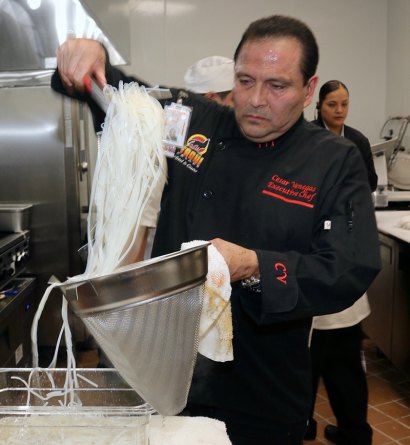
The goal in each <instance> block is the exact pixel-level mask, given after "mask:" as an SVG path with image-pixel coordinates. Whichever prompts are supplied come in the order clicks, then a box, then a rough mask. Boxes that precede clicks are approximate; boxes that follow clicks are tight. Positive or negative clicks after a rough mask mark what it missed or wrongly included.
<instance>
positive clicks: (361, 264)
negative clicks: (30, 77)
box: [52, 15, 380, 445]
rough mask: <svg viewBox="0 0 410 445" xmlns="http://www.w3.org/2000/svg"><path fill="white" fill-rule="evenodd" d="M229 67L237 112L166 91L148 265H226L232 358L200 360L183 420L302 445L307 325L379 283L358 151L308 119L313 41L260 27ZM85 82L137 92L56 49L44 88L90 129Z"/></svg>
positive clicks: (287, 21)
mask: <svg viewBox="0 0 410 445" xmlns="http://www.w3.org/2000/svg"><path fill="white" fill-rule="evenodd" d="M234 61H235V86H234V89H233V103H234V108H233V109H230V108H228V107H221V106H219V105H218V104H217V103H214V102H211V101H209V100H206V99H204V98H202V97H200V96H197V95H195V94H193V93H190V92H187V91H183V90H180V89H171V92H172V95H173V103H171V104H169V105H168V106H169V107H171V109H172V110H173V111H175V109H180V110H182V114H181V115H182V116H184V113H185V118H189V122H190V124H189V126H187V128H186V134H185V136H184V141H185V142H184V144H183V145H182V146H181V147H175V151H174V156H173V157H172V158H169V163H168V169H169V170H168V173H169V178H168V182H167V184H166V186H165V189H164V192H163V195H162V200H161V211H160V215H159V221H158V226H157V231H156V237H155V241H154V246H153V255H154V256H157V255H161V254H165V253H168V252H173V251H177V250H179V249H180V246H181V243H183V242H186V241H192V240H211V241H212V243H213V244H214V246H215V247H216V248H217V249H218V250H219V251H220V252H221V253H222V255H223V257H224V258H225V261H226V263H227V264H228V266H229V272H230V279H231V282H232V294H231V304H232V321H233V355H234V359H233V361H227V362H223V363H221V362H215V361H212V360H208V359H206V358H205V357H201V356H198V361H197V365H196V369H195V373H194V377H193V382H192V386H191V391H190V395H189V400H188V405H187V408H186V413H188V414H190V415H202V416H207V417H213V418H216V419H220V420H222V421H224V422H225V423H226V426H227V431H228V434H229V436H230V438H231V440H232V443H233V444H234V445H254V444H258V445H287V444H291V445H301V444H302V442H303V436H304V432H305V429H306V422H307V417H308V413H309V405H310V399H311V394H310V391H311V389H310V386H311V385H310V382H311V378H310V366H309V349H308V337H309V331H310V326H311V320H312V316H314V315H320V314H326V313H334V312H337V311H340V310H343V309H344V308H346V307H348V306H350V305H351V304H353V303H354V301H355V300H357V299H358V298H359V297H360V296H361V295H362V294H363V292H364V291H365V290H366V289H367V288H368V287H369V285H370V283H371V282H372V281H373V279H374V278H375V276H376V275H377V273H378V271H379V269H380V258H379V247H378V237H377V229H376V222H375V217H374V210H373V204H372V201H371V194H370V189H369V186H368V184H367V176H366V170H365V167H364V164H363V161H362V159H361V156H360V153H359V152H358V150H357V148H356V147H355V146H354V145H353V144H352V143H351V142H350V141H349V140H347V139H343V138H337V137H335V136H334V135H332V134H331V133H330V132H328V131H326V130H324V129H322V128H319V127H318V126H315V125H313V124H311V123H308V122H307V121H306V120H305V119H304V117H303V110H304V108H305V107H306V106H308V105H309V104H310V102H311V100H312V97H313V94H314V91H315V87H316V84H317V81H318V78H317V76H316V74H315V72H316V68H317V63H318V48H317V43H316V40H315V37H314V36H313V34H312V32H311V30H310V29H309V28H308V27H307V26H306V25H305V24H304V23H303V22H301V21H299V20H297V19H294V18H291V17H286V16H278V15H275V16H271V17H266V18H262V19H260V20H256V21H255V22H253V23H251V24H250V25H249V27H248V28H247V30H246V31H245V33H244V34H243V36H242V39H241V41H240V43H239V45H238V47H237V49H236V52H235V55H234ZM86 74H87V75H92V76H94V77H95V79H96V81H97V83H99V84H100V85H101V86H102V85H104V84H105V83H106V82H108V83H109V84H112V85H118V82H119V81H120V80H123V81H124V82H129V81H132V80H136V81H138V82H139V83H140V84H144V82H142V81H140V80H139V79H136V78H133V77H129V76H126V75H125V74H124V73H122V72H121V71H120V70H118V69H116V68H113V67H112V66H111V65H110V64H109V60H108V57H107V54H106V52H105V51H104V49H103V47H102V46H101V45H100V44H99V43H98V42H95V41H92V40H86V39H72V40H69V41H67V42H66V43H65V44H63V45H62V46H61V47H60V49H59V50H58V70H57V71H56V73H55V75H54V77H53V81H52V87H53V88H54V89H55V90H56V91H59V92H61V93H63V94H69V95H72V96H74V97H77V98H79V99H82V100H86V101H87V102H88V103H89V105H90V108H91V110H92V111H93V112H94V119H95V121H94V122H95V123H96V124H99V123H100V122H102V119H103V117H104V115H103V113H102V112H100V111H99V110H98V107H97V105H96V104H95V103H93V101H92V98H89V97H87V96H86V95H84V93H83V77H84V75H86ZM178 107H181V108H178ZM182 107H185V108H182ZM185 118H184V119H185Z"/></svg>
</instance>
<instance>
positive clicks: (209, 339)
mask: <svg viewBox="0 0 410 445" xmlns="http://www.w3.org/2000/svg"><path fill="white" fill-rule="evenodd" d="M203 243H205V241H190V242H187V243H183V244H182V245H181V250H182V249H188V248H191V247H196V246H199V245H201V244H203ZM231 292H232V288H231V283H230V275H229V268H228V265H227V264H226V262H225V259H224V257H223V256H222V255H221V254H220V253H219V252H218V250H217V249H216V247H215V246H213V245H212V244H211V245H209V246H208V274H207V276H206V283H205V296H204V303H203V307H202V313H201V320H200V324H199V347H198V352H199V353H200V354H202V355H204V356H205V357H208V358H209V359H211V360H214V361H217V362H226V361H231V360H233V348H232V338H233V334H232V311H231V299H230V298H231Z"/></svg>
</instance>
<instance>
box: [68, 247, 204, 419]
mask: <svg viewBox="0 0 410 445" xmlns="http://www.w3.org/2000/svg"><path fill="white" fill-rule="evenodd" d="M208 245H209V243H203V244H202V245H199V246H196V247H192V248H189V249H184V250H182V251H178V252H174V253H171V254H168V255H163V256H160V257H156V258H153V259H150V260H147V261H142V262H139V263H135V264H132V265H130V266H126V267H122V268H119V269H118V270H117V271H116V272H115V273H112V274H109V275H105V276H101V277H96V278H88V279H87V278H86V279H82V280H81V281H73V282H67V283H62V284H61V286H60V287H61V289H62V291H63V292H64V294H65V297H66V298H67V300H68V302H69V305H70V307H71V308H72V310H73V311H74V313H76V314H77V315H78V316H79V317H81V319H82V321H83V322H84V323H85V325H86V326H87V328H88V330H89V331H90V333H91V334H92V335H93V337H94V338H95V340H96V341H97V343H98V344H99V345H100V347H101V349H102V350H103V351H104V352H105V354H106V355H107V356H108V358H109V360H110V361H111V362H112V363H113V364H114V366H115V368H116V369H118V371H119V373H120V374H121V375H122V377H123V378H124V379H125V380H126V381H127V382H128V384H129V385H130V386H131V387H132V388H134V389H135V390H136V391H137V392H138V394H140V395H141V397H143V399H144V400H146V401H147V402H148V403H150V404H151V405H152V406H153V407H154V408H155V409H156V410H157V411H158V412H159V413H160V414H163V415H173V414H177V413H179V412H180V411H182V409H183V408H184V407H185V405H186V401H187V396H188V391H189V387H190V384H191V379H192V374H193V369H194V365H195V361H196V354H197V350H198V330H199V329H198V328H199V320H200V315H201V308H202V301H203V292H204V286H203V284H204V282H205V279H206V275H207V268H208V257H207V246H208Z"/></svg>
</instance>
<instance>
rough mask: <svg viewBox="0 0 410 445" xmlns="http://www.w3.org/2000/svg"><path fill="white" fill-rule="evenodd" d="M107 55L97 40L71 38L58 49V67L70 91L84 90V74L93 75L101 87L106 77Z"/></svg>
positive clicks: (62, 79)
mask: <svg viewBox="0 0 410 445" xmlns="http://www.w3.org/2000/svg"><path fill="white" fill-rule="evenodd" d="M105 62H106V56H105V51H104V48H103V47H102V45H101V43H100V42H98V41H97V40H91V39H80V38H79V39H77V38H69V39H68V40H67V41H65V42H64V43H63V44H62V45H61V46H60V47H59V48H58V49H57V68H58V72H59V74H60V78H61V81H62V82H63V84H64V86H65V87H66V88H67V90H68V91H73V90H78V91H81V92H83V91H84V76H86V75H88V76H91V77H93V78H94V79H95V80H96V82H97V84H98V85H99V86H100V87H102V88H103V87H104V86H105V84H106V83H107V80H106V78H105Z"/></svg>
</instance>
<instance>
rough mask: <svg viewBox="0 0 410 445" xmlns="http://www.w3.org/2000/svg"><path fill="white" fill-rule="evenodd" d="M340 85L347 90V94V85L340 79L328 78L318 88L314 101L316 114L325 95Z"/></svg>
mask: <svg viewBox="0 0 410 445" xmlns="http://www.w3.org/2000/svg"><path fill="white" fill-rule="evenodd" d="M340 87H342V88H344V89H345V90H346V91H347V94H349V90H348V89H347V86H346V85H345V84H344V83H343V82H341V81H340V80H328V81H327V82H326V83H324V84H323V85H322V86H321V88H320V90H319V100H318V101H317V103H316V110H317V111H318V114H320V109H321V108H322V105H323V101H324V100H325V99H326V96H327V95H328V94H329V93H333V91H336V90H338V89H339V88H340Z"/></svg>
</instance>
